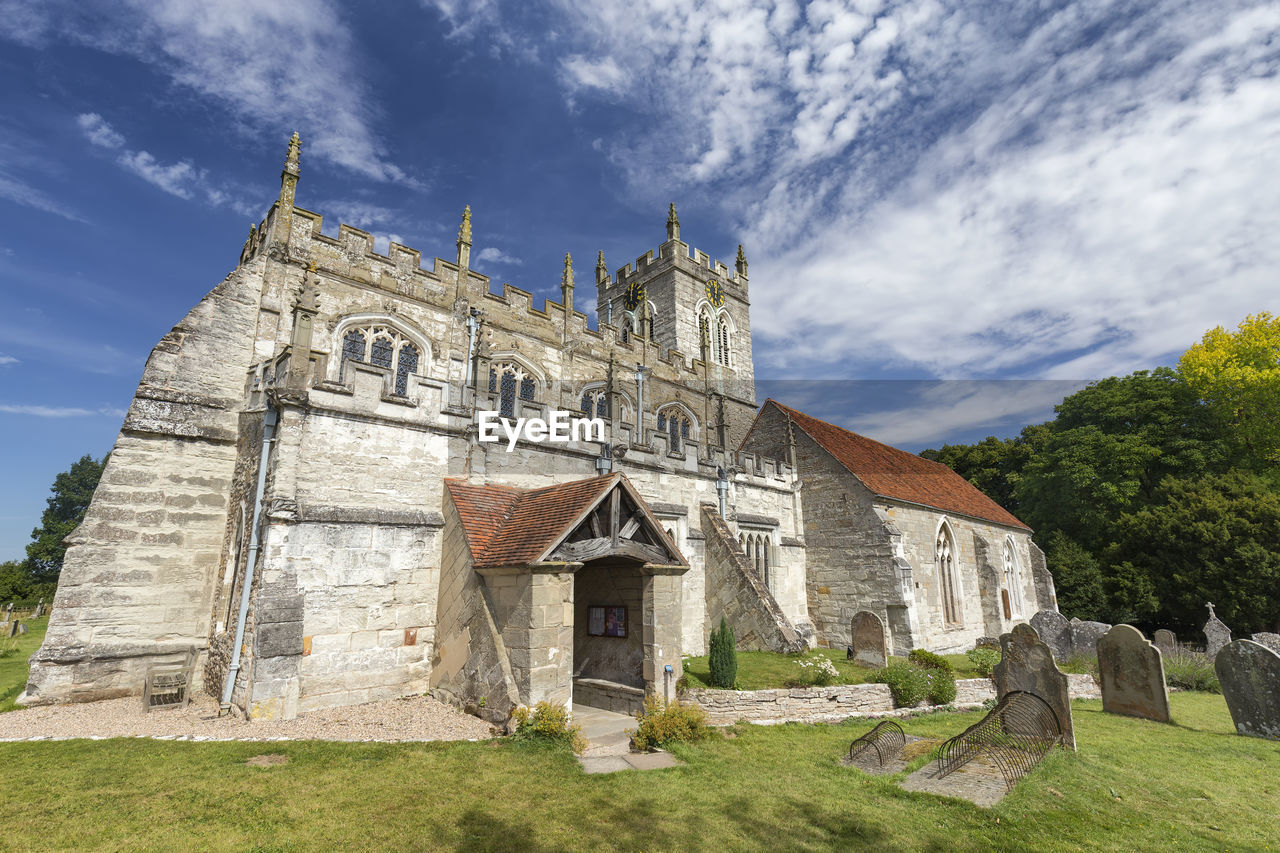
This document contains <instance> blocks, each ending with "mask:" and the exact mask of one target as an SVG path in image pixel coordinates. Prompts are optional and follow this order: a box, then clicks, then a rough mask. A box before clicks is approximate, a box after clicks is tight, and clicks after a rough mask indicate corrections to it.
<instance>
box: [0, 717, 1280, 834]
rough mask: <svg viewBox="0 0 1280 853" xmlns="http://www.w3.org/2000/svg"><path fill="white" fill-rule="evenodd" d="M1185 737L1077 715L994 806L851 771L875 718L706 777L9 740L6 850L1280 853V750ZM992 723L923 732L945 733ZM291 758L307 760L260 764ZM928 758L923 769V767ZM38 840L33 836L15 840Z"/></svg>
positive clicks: (750, 755) (1198, 730)
mask: <svg viewBox="0 0 1280 853" xmlns="http://www.w3.org/2000/svg"><path fill="white" fill-rule="evenodd" d="M1172 702H1173V712H1174V714H1175V716H1176V720H1177V722H1176V724H1174V725H1160V724H1157V723H1151V722H1145V721H1142V720H1135V719H1130V718H1126V717H1118V716H1114V715H1111V714H1105V713H1103V712H1102V709H1101V703H1099V702H1096V701H1082V702H1077V703H1076V704H1075V722H1076V737H1077V738H1078V740H1079V743H1080V745H1081V748H1080V751H1079V753H1076V754H1071V753H1066V752H1062V751H1055V752H1054V753H1052V754H1051V755H1050V756H1049V757H1048V758H1047V759H1046V760H1045V762H1044V763H1043V764H1041V766H1040V767H1039V768H1038V769H1037V770H1036V771H1035V772H1034V773H1032V775H1031V776H1029V777H1028V778H1027V779H1025V780H1024V781H1023V782H1022V783H1020V784H1019V785H1018V787H1017V788H1016V789H1015V790H1014V791H1013V792H1012V793H1011V794H1010V795H1009V796H1008V797H1006V798H1005V800H1004V801H1003V802H1001V803H1000V804H999V805H997V806H996V807H995V808H993V809H990V810H982V809H979V808H977V807H975V806H972V805H970V804H968V803H965V802H962V801H958V800H948V799H941V798H936V797H931V796H928V795H925V794H908V793H906V792H903V791H901V790H900V789H898V788H897V787H896V786H895V785H894V784H893V780H892V778H882V777H872V776H867V775H864V774H862V773H860V772H859V771H856V770H853V769H849V768H845V767H842V766H841V765H840V756H841V755H842V754H843V752H844V750H846V749H847V748H848V745H849V741H850V740H852V739H853V738H854V737H856V736H857V735H858V734H860V733H862V732H864V731H866V730H867V729H868V728H870V726H871V722H869V721H857V722H850V723H845V724H841V725H834V726H826V725H817V726H811V725H799V724H787V725H782V726H749V725H740V726H737V727H735V729H734V731H735V733H736V735H737V736H736V737H734V738H732V739H726V738H723V737H716V738H714V739H713V740H711V741H708V742H706V743H704V744H700V745H697V746H687V747H680V748H677V749H675V750H674V751H675V752H677V754H678V755H679V757H680V758H682V759H683V760H684V761H685V762H687V764H686V766H684V767H679V768H675V769H672V770H662V771H649V772H645V773H637V772H624V773H618V774H613V775H606V776H586V775H584V774H583V773H582V771H581V769H580V768H579V765H578V763H577V762H576V761H575V760H574V758H573V757H572V755H571V754H570V753H569V752H568V751H567V750H564V749H558V748H544V747H540V746H538V745H536V744H527V743H515V742H509V741H493V742H487V743H455V744H335V743H307V742H296V743H256V744H255V743H231V744H223V743H178V742H172V741H153V740H142V739H122V740H113V741H66V742H36V743H16V744H14V743H10V744H0V760H2V761H3V762H4V765H5V766H6V767H7V768H8V772H6V773H4V774H3V776H0V802H2V803H4V809H3V814H4V816H5V825H6V826H7V827H9V831H8V832H6V834H5V838H4V843H5V844H6V845H10V846H13V847H14V849H21V848H23V847H26V848H29V849H37V848H38V849H41V850H49V849H138V848H141V849H163V850H195V849H200V850H293V849H360V850H415V849H418V850H421V849H456V850H534V851H552V850H591V851H598V850H601V849H609V850H640V849H644V850H708V851H719V850H758V849H769V850H792V849H795V850H848V849H863V848H866V849H874V850H936V851H969V850H974V851H978V850H984V851H985V850H1010V851H1014V850H1017V851H1023V850H1140V851H1145V850H1150V851H1168V850H1237V851H1238V850H1257V851H1265V850H1275V849H1278V847H1280V845H1278V844H1277V837H1278V835H1277V830H1276V823H1275V809H1276V804H1277V803H1278V802H1280V774H1277V772H1276V769H1277V767H1278V766H1280V744H1277V743H1275V742H1271V741H1263V740H1257V739H1254V738H1244V737H1238V736H1236V735H1234V734H1233V729H1232V727H1231V721H1230V719H1229V717H1228V715H1227V711H1226V706H1225V704H1224V703H1223V700H1222V697H1221V696H1216V695H1211V694H1199V693H1179V694H1175V695H1174V696H1173V697H1172ZM978 718H979V715H978V714H977V713H967V714H936V715H930V716H923V717H916V718H912V719H909V720H906V721H905V723H904V724H905V727H906V728H907V730H908V731H909V732H911V733H913V734H917V735H922V736H931V737H945V736H950V735H952V734H955V733H957V732H959V731H960V730H962V729H963V728H964V727H965V726H967V725H969V724H971V723H973V722H975V721H976V720H977V719H978ZM263 753H281V754H284V755H286V756H288V759H289V760H288V763H286V764H282V765H279V766H274V767H253V766H246V764H245V763H244V762H245V759H247V758H249V757H251V756H254V755H259V754H263ZM925 760H927V759H924V758H922V759H919V760H917V762H916V764H920V763H922V762H923V761H925ZM19 827H20V828H22V829H21V831H17V830H16V828H19Z"/></svg>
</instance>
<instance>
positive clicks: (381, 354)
mask: <svg viewBox="0 0 1280 853" xmlns="http://www.w3.org/2000/svg"><path fill="white" fill-rule="evenodd" d="M421 355H422V353H421V351H420V350H419V349H418V345H417V344H415V343H414V342H413V341H411V340H409V338H407V337H406V336H405V335H404V334H403V333H401V332H400V330H399V329H397V328H395V327H394V326H390V325H387V324H385V323H370V324H368V325H363V326H358V327H356V328H353V329H348V330H347V332H346V333H345V334H344V335H343V336H342V361H343V362H344V363H345V362H347V361H359V362H362V363H364V364H372V365H374V366H375V367H381V368H383V369H385V370H388V371H390V372H391V374H392V376H394V377H395V393H396V394H399V395H400V396H402V397H403V396H404V395H405V394H407V393H408V391H409V376H410V374H416V373H417V372H418V364H419V362H420V359H421Z"/></svg>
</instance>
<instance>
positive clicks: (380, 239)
mask: <svg viewBox="0 0 1280 853" xmlns="http://www.w3.org/2000/svg"><path fill="white" fill-rule="evenodd" d="M392 243H399V244H400V245H401V246H403V245H404V242H403V238H401V236H400V235H399V234H374V235H373V250H374V251H375V252H377V253H378V254H380V255H385V254H387V253H388V252H390V251H391V244H392Z"/></svg>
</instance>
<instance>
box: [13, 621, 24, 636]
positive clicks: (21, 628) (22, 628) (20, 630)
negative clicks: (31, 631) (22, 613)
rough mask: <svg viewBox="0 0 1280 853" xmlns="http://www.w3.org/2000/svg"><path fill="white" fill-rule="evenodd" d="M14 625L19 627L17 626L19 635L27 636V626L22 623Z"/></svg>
mask: <svg viewBox="0 0 1280 853" xmlns="http://www.w3.org/2000/svg"><path fill="white" fill-rule="evenodd" d="M13 624H15V625H17V626H18V633H19V634H25V633H27V626H26V625H23V624H22V623H21V622H14V623H13Z"/></svg>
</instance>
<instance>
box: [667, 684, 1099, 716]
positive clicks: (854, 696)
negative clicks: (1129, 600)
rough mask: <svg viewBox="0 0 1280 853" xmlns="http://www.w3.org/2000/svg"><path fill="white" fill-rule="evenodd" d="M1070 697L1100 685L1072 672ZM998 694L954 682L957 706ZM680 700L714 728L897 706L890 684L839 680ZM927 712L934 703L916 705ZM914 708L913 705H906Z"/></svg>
mask: <svg viewBox="0 0 1280 853" xmlns="http://www.w3.org/2000/svg"><path fill="white" fill-rule="evenodd" d="M1069 678H1070V685H1069V689H1070V692H1071V698H1072V699H1099V698H1101V697H1102V693H1101V691H1100V690H1099V689H1098V684H1097V682H1096V681H1094V679H1093V676H1091V675H1072V676H1069ZM995 698H996V689H995V685H994V684H992V682H991V679H989V678H962V679H957V680H956V700H955V702H953V703H952V704H953V705H954V706H955V707H957V708H966V707H975V706H979V705H981V704H982V703H983V702H986V701H987V700H990V699H995ZM680 699H681V701H684V702H691V703H693V704H695V705H698V706H700V707H701V708H702V709H703V710H704V711H706V712H707V722H709V723H710V724H711V725H713V726H727V725H732V724H733V723H736V722H738V721H740V720H745V721H746V722H749V723H786V722H797V723H816V722H833V721H837V720H844V719H847V718H849V717H858V716H876V715H881V714H892V713H894V712H895V711H897V710H899V709H897V708H895V706H894V704H893V694H891V693H890V692H889V686H888V685H887V684H837V685H833V686H831V687H804V688H789V689H781V690H713V689H709V688H698V689H693V690H685V691H684V692H682V693H681V694H680ZM917 707H920V708H923V709H924V710H928V708H929V707H930V706H928V705H923V704H922V705H921V706H917ZM903 710H910V709H903Z"/></svg>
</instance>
